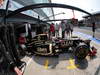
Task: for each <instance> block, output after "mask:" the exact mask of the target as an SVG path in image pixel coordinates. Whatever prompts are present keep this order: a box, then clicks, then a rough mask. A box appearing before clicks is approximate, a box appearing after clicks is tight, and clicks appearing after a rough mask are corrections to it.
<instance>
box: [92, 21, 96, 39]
mask: <svg viewBox="0 0 100 75" xmlns="http://www.w3.org/2000/svg"><path fill="white" fill-rule="evenodd" d="M95 29H96V27H95V22H93V23H92V31H93V38H94V37H95Z"/></svg>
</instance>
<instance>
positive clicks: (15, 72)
mask: <svg viewBox="0 0 100 75" xmlns="http://www.w3.org/2000/svg"><path fill="white" fill-rule="evenodd" d="M0 75H23V73H22V72H21V70H20V69H19V68H18V67H17V66H16V64H15V63H14V61H13V59H12V57H11V55H10V53H9V52H8V51H6V49H5V46H4V44H3V43H2V42H1V41H0Z"/></svg>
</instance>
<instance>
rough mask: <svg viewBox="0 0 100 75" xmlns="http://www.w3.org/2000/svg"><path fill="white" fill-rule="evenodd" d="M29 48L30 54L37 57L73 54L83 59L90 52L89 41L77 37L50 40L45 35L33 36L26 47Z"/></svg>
mask: <svg viewBox="0 0 100 75" xmlns="http://www.w3.org/2000/svg"><path fill="white" fill-rule="evenodd" d="M28 46H29V47H30V46H31V49H32V50H33V51H32V52H33V53H34V54H37V55H43V56H54V55H59V54H60V53H65V52H73V53H74V54H75V57H76V58H78V59H84V58H85V57H86V56H87V55H88V53H89V51H90V40H82V39H80V38H78V37H72V38H70V39H61V38H52V40H50V39H49V38H48V36H47V34H39V35H37V36H35V37H34V38H33V39H32V41H31V43H28V44H27V47H28Z"/></svg>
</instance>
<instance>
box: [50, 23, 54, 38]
mask: <svg viewBox="0 0 100 75" xmlns="http://www.w3.org/2000/svg"><path fill="white" fill-rule="evenodd" d="M53 36H55V27H54V24H53V23H52V24H51V25H50V38H52V37H53Z"/></svg>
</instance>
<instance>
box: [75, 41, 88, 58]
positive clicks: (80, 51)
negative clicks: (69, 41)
mask: <svg viewBox="0 0 100 75" xmlns="http://www.w3.org/2000/svg"><path fill="white" fill-rule="evenodd" d="M88 52H89V47H88V46H87V45H86V44H85V43H80V44H79V45H78V46H77V47H76V50H75V57H76V58H77V59H79V60H82V59H85V57H86V56H87V55H88Z"/></svg>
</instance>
